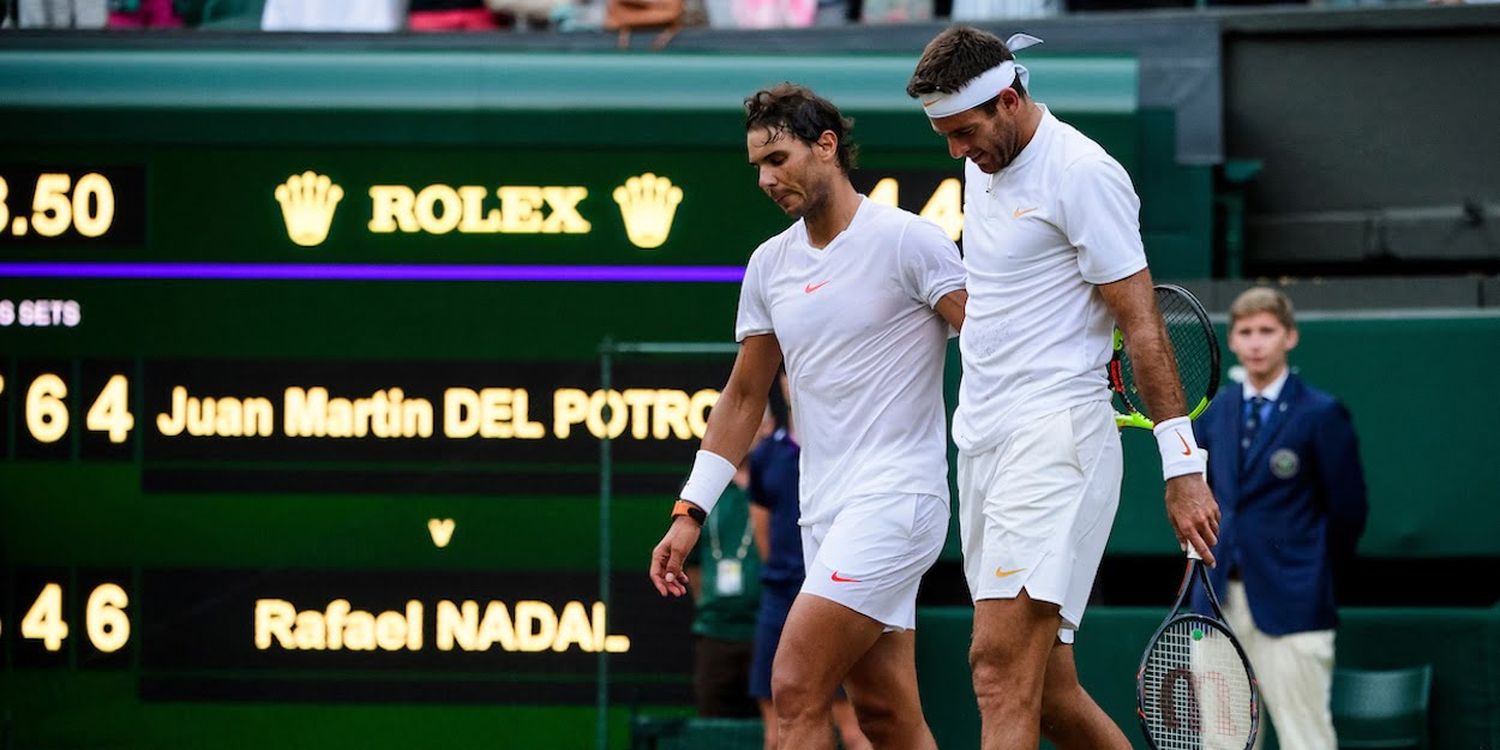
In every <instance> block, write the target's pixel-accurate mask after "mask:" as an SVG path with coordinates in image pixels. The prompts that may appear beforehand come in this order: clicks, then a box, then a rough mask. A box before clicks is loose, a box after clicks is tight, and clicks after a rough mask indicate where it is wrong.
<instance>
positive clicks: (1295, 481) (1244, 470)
mask: <svg viewBox="0 0 1500 750" xmlns="http://www.w3.org/2000/svg"><path fill="white" fill-rule="evenodd" d="M1244 394H1245V392H1244V386H1243V385H1240V384H1238V383H1236V384H1233V385H1232V386H1231V387H1228V388H1225V389H1224V390H1223V391H1221V392H1220V393H1219V395H1218V396H1217V397H1215V398H1214V400H1213V403H1211V404H1209V406H1208V409H1207V410H1205V411H1204V412H1203V415H1202V416H1201V417H1199V419H1198V420H1197V422H1196V423H1195V424H1194V425H1193V432H1194V433H1195V434H1196V435H1197V436H1198V444H1199V445H1201V446H1203V447H1204V448H1205V449H1206V450H1208V482H1209V485H1210V487H1212V488H1213V492H1214V497H1215V498H1216V499H1217V500H1218V501H1219V508H1220V511H1221V513H1222V518H1221V520H1220V522H1219V543H1218V546H1216V547H1215V548H1214V557H1215V558H1216V559H1217V561H1218V565H1217V566H1216V567H1215V568H1214V569H1213V570H1211V571H1210V572H1209V575H1210V578H1211V579H1212V581H1213V585H1214V590H1215V591H1217V592H1219V593H1220V595H1221V596H1222V595H1223V594H1224V592H1226V591H1227V590H1228V589H1227V586H1226V584H1227V579H1228V574H1229V569H1230V566H1236V567H1237V569H1238V570H1239V572H1240V576H1241V578H1242V579H1243V580H1244V584H1245V596H1246V598H1247V599H1249V601H1250V615H1251V617H1253V618H1254V620H1255V626H1256V627H1257V628H1259V629H1260V630H1261V632H1264V633H1267V634H1270V635H1286V634H1288V633H1300V632H1304V631H1308V630H1329V629H1332V628H1334V627H1335V626H1337V625H1338V610H1337V604H1336V601H1335V596H1334V588H1335V581H1336V578H1337V574H1338V573H1339V572H1340V571H1341V570H1342V569H1343V568H1345V566H1346V564H1347V563H1348V561H1349V560H1350V559H1351V558H1352V557H1353V555H1354V549H1355V546H1356V545H1357V544H1358V543H1359V537H1360V534H1362V533H1363V532H1364V528H1365V515H1366V513H1367V510H1368V505H1367V503H1366V499H1365V475H1364V469H1363V468H1362V467H1361V465H1360V461H1359V441H1358V439H1357V438H1356V437H1355V436H1354V426H1353V424H1352V423H1351V422H1350V419H1349V411H1348V410H1347V409H1345V408H1344V405H1343V404H1341V403H1339V402H1338V401H1337V400H1336V399H1334V398H1333V397H1332V396H1330V395H1329V394H1327V393H1324V392H1322V391H1320V390H1317V389H1316V388H1313V387H1311V386H1309V385H1307V384H1305V383H1303V382H1302V379H1301V378H1299V377H1297V376H1296V375H1295V374H1293V375H1290V376H1288V377H1287V381H1286V385H1285V386H1283V387H1282V390H1281V395H1280V398H1278V399H1277V401H1276V403H1275V404H1274V405H1273V406H1272V407H1271V409H1270V411H1271V413H1270V415H1269V416H1268V417H1267V418H1266V420H1265V423H1264V424H1262V425H1261V427H1260V429H1259V431H1258V432H1257V433H1256V439H1255V442H1254V444H1253V445H1251V446H1250V447H1249V449H1248V450H1243V451H1242V450H1241V448H1240V437H1241V434H1242V431H1243V430H1244V426H1245V425H1244V422H1245V420H1244V419H1243V416H1244V408H1245V407H1244V398H1245V395H1244ZM1193 605H1194V608H1195V609H1197V610H1199V611H1206V609H1207V606H1208V602H1207V600H1206V599H1205V597H1204V595H1203V594H1202V592H1198V593H1197V594H1196V595H1195V597H1194V602H1193Z"/></svg>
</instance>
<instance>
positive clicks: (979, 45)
mask: <svg viewBox="0 0 1500 750" xmlns="http://www.w3.org/2000/svg"><path fill="white" fill-rule="evenodd" d="M1014 59H1016V56H1015V53H1013V52H1011V51H1010V47H1007V46H1005V42H1003V41H1001V40H1000V37H998V36H995V35H994V34H991V33H989V32H988V31H980V30H979V29H976V28H974V27H972V26H953V27H950V28H947V29H944V30H943V32H942V33H940V34H938V35H937V36H935V37H933V38H932V41H930V42H928V43H927V48H926V49H924V50H922V59H920V60H918V61H917V69H916V71H915V72H914V73H912V74H911V80H910V81H908V82H907V84H906V95H907V96H910V97H912V98H914V99H915V98H916V97H919V96H922V95H923V94H931V93H933V92H934V91H938V92H942V93H944V94H951V93H953V92H955V91H958V90H959V89H961V88H963V87H964V84H966V83H968V82H969V81H972V80H974V79H975V78H976V77H978V76H979V75H980V74H981V73H983V72H985V71H986V70H989V69H990V68H993V67H995V66H996V65H999V64H1000V63H1003V62H1005V61H1006V60H1014ZM1011 88H1013V89H1015V91H1016V93H1017V94H1020V95H1021V96H1023V97H1024V96H1026V87H1024V86H1022V85H1021V79H1020V77H1017V78H1016V81H1015V83H1013V84H1011ZM996 99H998V97H996ZM981 106H982V107H984V109H985V111H986V112H988V113H991V114H993V113H994V111H995V106H996V101H995V100H991V101H989V102H986V103H984V104H983V105H981Z"/></svg>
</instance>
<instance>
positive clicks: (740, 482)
mask: <svg viewBox="0 0 1500 750" xmlns="http://www.w3.org/2000/svg"><path fill="white" fill-rule="evenodd" d="M769 431H770V424H769V419H768V420H766V423H765V424H764V425H763V426H762V430H761V435H759V436H757V438H756V439H757V440H759V439H760V438H761V437H763V436H764V435H765V434H766V433H768V432H769ZM749 484H750V463H749V459H748V458H747V459H746V461H745V463H743V464H741V465H740V470H739V471H738V472H737V473H735V475H734V481H733V482H730V483H729V486H728V487H726V488H725V489H724V494H723V495H721V496H720V497H719V502H718V503H717V504H716V505H714V509H713V512H712V513H709V514H708V518H707V519H706V520H705V521H704V522H703V543H701V544H698V545H696V546H694V547H693V551H692V553H691V554H690V555H689V556H688V559H687V561H686V564H685V565H684V568H683V571H684V572H685V573H687V577H688V585H689V586H690V587H691V588H692V591H693V601H694V602H695V604H696V605H697V612H696V613H695V614H694V616H693V636H694V638H693V703H694V705H696V706H697V710H698V715H699V716H704V717H726V718H741V719H746V718H754V717H756V716H759V715H760V712H759V709H758V708H757V707H756V705H755V701H754V700H753V699H751V697H750V691H749V686H750V655H751V649H752V647H753V645H754V642H755V612H756V608H757V607H758V606H759V603H760V555H758V554H756V553H755V531H754V529H753V528H752V526H751V524H750V502H749V499H748V498H747V496H746V495H745V490H746V488H747V487H748V486H749Z"/></svg>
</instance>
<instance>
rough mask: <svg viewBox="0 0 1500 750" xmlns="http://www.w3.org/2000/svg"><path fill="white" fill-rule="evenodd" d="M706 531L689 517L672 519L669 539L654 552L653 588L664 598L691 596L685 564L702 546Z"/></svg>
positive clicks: (658, 544)
mask: <svg viewBox="0 0 1500 750" xmlns="http://www.w3.org/2000/svg"><path fill="white" fill-rule="evenodd" d="M701 533H703V528H702V527H701V526H699V525H698V522H697V521H694V520H693V519H691V518H688V517H687V516H677V517H676V518H674V519H672V527H671V528H669V529H667V534H666V536H663V537H662V538H661V542H659V543H657V545H656V549H654V550H652V551H651V584H652V585H653V586H655V587H656V590H657V592H659V593H660V594H661V595H662V596H667V595H668V594H670V595H672V596H682V595H683V594H686V593H687V574H686V573H683V572H682V561H683V560H685V559H687V554H688V552H690V551H691V550H692V549H693V545H695V544H697V543H698V535H699V534H701Z"/></svg>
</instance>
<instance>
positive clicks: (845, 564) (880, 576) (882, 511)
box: [802, 495, 948, 630]
mask: <svg viewBox="0 0 1500 750" xmlns="http://www.w3.org/2000/svg"><path fill="white" fill-rule="evenodd" d="M947 536H948V501H947V500H946V499H945V498H941V497H937V496H936V495H880V496H872V497H862V498H856V499H853V500H851V501H850V502H849V504H847V505H845V506H844V507H843V508H842V509H841V510H839V512H838V515H836V516H834V517H833V520H832V521H829V522H827V523H821V524H816V525H813V526H804V527H802V558H803V561H804V563H805V564H806V566H807V578H806V580H804V581H803V582H802V592H803V593H807V594H813V595H815V596H820V597H822V598H824V599H828V600H830V601H834V602H837V603H839V604H842V605H844V606H845V607H848V608H850V609H852V610H854V611H855V612H858V613H860V614H862V615H864V616H866V617H869V618H870V619H872V620H875V621H876V622H879V623H881V624H883V625H885V626H886V628H887V629H888V630H911V629H913V628H915V627H916V626H917V584H919V583H920V582H921V580H922V574H923V573H926V572H927V569H928V568H931V567H932V563H933V562H934V561H936V560H937V557H938V553H940V552H942V550H943V540H944V539H946V538H947Z"/></svg>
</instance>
